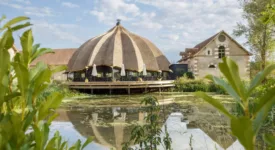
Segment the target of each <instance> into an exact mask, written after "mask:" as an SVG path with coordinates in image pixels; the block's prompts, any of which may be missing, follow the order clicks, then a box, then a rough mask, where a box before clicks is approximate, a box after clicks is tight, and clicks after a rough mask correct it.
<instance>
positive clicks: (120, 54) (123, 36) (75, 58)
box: [67, 21, 174, 90]
mask: <svg viewBox="0 0 275 150" xmlns="http://www.w3.org/2000/svg"><path fill="white" fill-rule="evenodd" d="M169 65H170V63H169V61H168V60H167V58H166V57H165V56H164V55H163V53H162V52H161V51H160V50H159V49H158V48H157V47H156V46H155V45H154V44H153V43H152V42H150V41H149V40H147V39H145V38H143V37H140V36H138V35H136V34H133V33H131V32H129V31H128V30H126V29H125V28H124V27H123V26H121V25H120V22H119V21H118V22H117V24H116V26H115V27H113V28H112V29H110V30H109V31H108V32H106V33H105V34H102V35H99V36H96V37H94V38H91V39H90V40H88V41H87V42H85V43H84V44H82V45H81V46H80V47H79V48H78V49H77V50H76V51H75V52H74V53H73V55H72V57H71V58H70V60H69V62H68V70H67V72H68V77H70V78H71V81H72V82H70V83H69V86H70V87H71V88H75V89H106V88H107V89H119V88H122V89H125V88H126V89H128V90H129V89H131V88H144V89H145V88H161V87H172V86H174V84H173V81H167V80H169V72H170V69H169ZM165 80H166V81H165Z"/></svg>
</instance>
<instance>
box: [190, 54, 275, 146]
mask: <svg viewBox="0 0 275 150" xmlns="http://www.w3.org/2000/svg"><path fill="white" fill-rule="evenodd" d="M219 69H220V71H221V72H222V74H223V75H224V77H225V79H226V80H227V82H225V81H224V80H223V79H221V78H218V77H215V76H212V75H208V76H207V77H206V78H207V79H210V80H211V81H213V82H214V83H215V84H217V85H219V86H222V87H223V88H224V89H225V90H226V91H227V92H228V94H229V95H230V96H232V97H233V99H234V100H235V101H236V103H238V104H239V105H240V109H241V110H242V112H243V114H242V115H240V116H235V115H233V114H231V113H229V111H228V110H227V109H226V108H225V107H224V106H223V105H222V104H221V102H220V101H219V100H217V99H214V98H213V97H211V96H209V95H207V94H206V93H204V92H196V93H195V95H196V96H198V97H200V98H202V99H204V100H205V101H206V102H208V103H209V104H211V105H212V106H214V107H215V108H216V109H218V110H219V111H220V112H222V113H223V114H225V115H226V116H227V117H228V118H230V122H231V131H232V134H233V135H234V136H236V137H237V138H238V140H239V141H240V143H241V144H242V145H243V146H244V148H245V149H247V150H254V149H255V142H256V136H257V135H258V133H259V130H260V129H261V127H262V125H263V123H264V121H265V120H266V118H267V116H268V114H269V112H270V110H271V108H272V106H273V105H274V103H275V95H274V92H275V87H270V88H268V89H267V90H266V93H264V94H263V95H262V96H260V97H258V98H257V99H258V102H257V103H255V105H254V109H251V106H250V104H251V101H254V100H255V98H253V97H252V95H253V92H254V91H255V89H256V88H257V87H259V86H260V85H261V84H262V82H263V80H264V79H265V77H266V76H267V75H268V74H270V73H271V72H272V71H273V70H274V69H275V64H273V65H269V66H268V67H266V68H265V69H264V70H263V71H262V72H259V73H258V74H257V75H256V76H255V77H254V79H252V80H251V82H250V84H249V86H246V85H245V84H244V82H242V80H241V77H240V75H239V68H238V65H237V64H236V63H235V62H234V61H233V60H231V59H229V58H227V57H225V58H223V61H222V62H221V63H220V64H219ZM264 140H265V141H266V143H268V144H270V145H271V146H272V147H275V137H273V136H272V135H269V134H266V135H264Z"/></svg>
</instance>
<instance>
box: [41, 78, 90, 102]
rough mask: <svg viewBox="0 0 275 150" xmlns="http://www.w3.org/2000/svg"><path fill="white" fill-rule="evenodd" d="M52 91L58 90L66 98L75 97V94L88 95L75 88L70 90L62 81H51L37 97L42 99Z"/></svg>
mask: <svg viewBox="0 0 275 150" xmlns="http://www.w3.org/2000/svg"><path fill="white" fill-rule="evenodd" d="M52 92H58V93H60V94H62V95H64V96H65V97H67V98H70V97H77V96H89V94H85V93H80V92H78V91H75V90H70V89H69V87H68V86H67V85H65V84H64V83H62V82H58V81H53V82H52V83H51V84H50V85H49V87H48V88H47V89H46V90H45V91H44V92H43V93H42V94H41V95H40V96H39V99H41V100H43V99H44V98H45V97H47V96H48V95H49V94H51V93H52Z"/></svg>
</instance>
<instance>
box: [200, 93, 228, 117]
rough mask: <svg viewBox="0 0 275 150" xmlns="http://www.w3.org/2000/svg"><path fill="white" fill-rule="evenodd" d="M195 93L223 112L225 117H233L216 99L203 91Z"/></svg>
mask: <svg viewBox="0 0 275 150" xmlns="http://www.w3.org/2000/svg"><path fill="white" fill-rule="evenodd" d="M195 95H196V96H197V97H200V98H202V99H203V100H205V101H207V102H208V103H209V104H211V105H212V106H214V107H215V108H216V109H218V110H219V111H220V112H222V113H223V114H225V115H226V116H227V117H229V118H233V116H232V115H231V114H230V113H229V112H228V111H227V110H226V109H225V108H224V106H223V105H222V104H221V103H220V102H219V101H218V100H216V99H214V98H212V97H210V96H208V95H207V94H205V93H204V92H196V93H195Z"/></svg>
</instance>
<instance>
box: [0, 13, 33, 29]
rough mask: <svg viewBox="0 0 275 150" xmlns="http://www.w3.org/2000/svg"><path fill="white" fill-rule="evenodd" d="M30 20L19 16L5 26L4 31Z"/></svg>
mask: <svg viewBox="0 0 275 150" xmlns="http://www.w3.org/2000/svg"><path fill="white" fill-rule="evenodd" d="M29 19H30V18H28V17H25V16H19V17H16V18H13V19H11V20H10V21H8V22H7V23H6V24H4V26H3V27H2V30H3V29H5V28H7V27H11V26H12V25H14V24H17V23H19V22H21V21H26V20H29Z"/></svg>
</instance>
